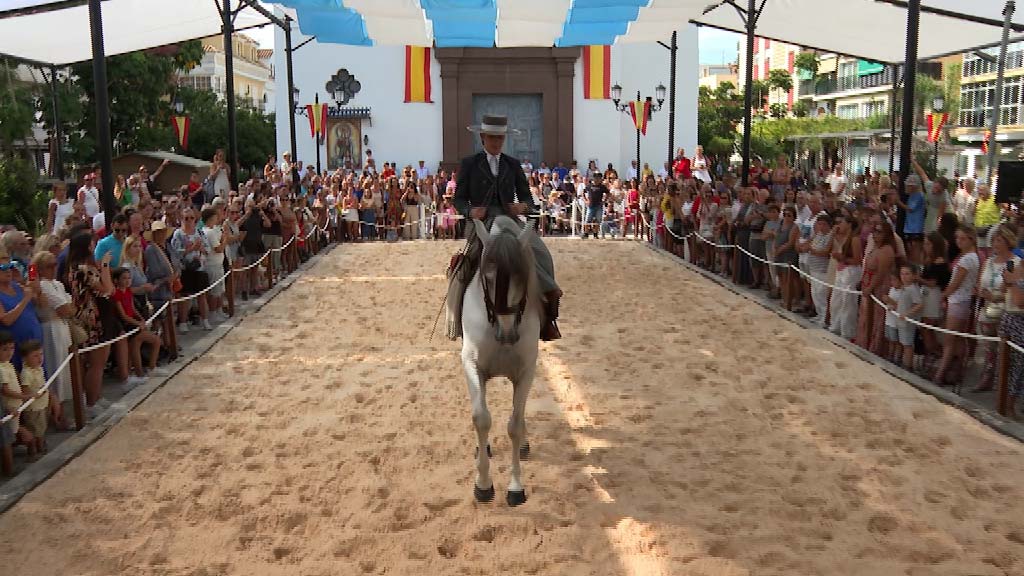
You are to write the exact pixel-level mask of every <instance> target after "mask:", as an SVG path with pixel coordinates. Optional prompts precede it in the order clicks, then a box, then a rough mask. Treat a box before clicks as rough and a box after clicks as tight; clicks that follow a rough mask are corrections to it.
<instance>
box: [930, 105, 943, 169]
mask: <svg viewBox="0 0 1024 576" xmlns="http://www.w3.org/2000/svg"><path fill="white" fill-rule="evenodd" d="M945 107H946V100H945V98H943V97H942V96H941V95H939V96H936V97H935V98H933V99H932V112H933V113H934V114H939V113H941V112H942V109H943V108H945ZM932 122H933V123H934V122H935V120H933V121H932ZM940 136H941V132H940V131H936V132H935V152H934V154H933V155H932V160H933V164H934V166H935V177H936V178H938V177H939V137H940Z"/></svg>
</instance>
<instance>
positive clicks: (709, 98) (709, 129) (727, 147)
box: [697, 82, 743, 156]
mask: <svg viewBox="0 0 1024 576" xmlns="http://www.w3.org/2000/svg"><path fill="white" fill-rule="evenodd" d="M742 120H743V97H742V96H741V95H740V94H739V93H737V91H736V87H735V86H733V84H732V83H731V82H722V83H721V84H719V85H718V87H717V88H715V89H714V90H711V89H709V88H707V87H705V86H701V87H700V89H699V90H698V94H697V143H698V144H700V145H701V146H703V147H704V150H705V151H706V152H707V153H709V154H716V155H719V156H728V155H730V154H732V151H733V146H734V143H735V142H736V127H737V126H738V125H739V123H740V122H741V121H742Z"/></svg>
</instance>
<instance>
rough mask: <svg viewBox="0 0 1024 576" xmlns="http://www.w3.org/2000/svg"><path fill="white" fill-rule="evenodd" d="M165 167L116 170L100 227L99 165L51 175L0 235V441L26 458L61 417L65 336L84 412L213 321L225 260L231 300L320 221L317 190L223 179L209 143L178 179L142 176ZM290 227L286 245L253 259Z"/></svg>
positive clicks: (263, 285)
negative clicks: (36, 201) (202, 170)
mask: <svg viewBox="0 0 1024 576" xmlns="http://www.w3.org/2000/svg"><path fill="white" fill-rule="evenodd" d="M165 165H166V163H164V164H162V165H160V166H159V167H158V168H157V169H156V170H155V171H154V172H153V174H152V175H151V174H150V173H149V171H148V170H147V167H146V166H141V167H139V170H138V172H136V173H134V174H131V175H128V176H127V177H125V176H122V175H118V176H117V177H116V179H115V181H116V185H115V188H114V199H115V202H116V211H115V215H114V216H113V218H112V219H111V221H110V222H109V224H108V222H106V216H105V213H104V211H103V209H102V204H103V202H102V197H101V194H100V192H99V189H98V188H97V183H98V181H99V174H98V172H89V173H87V174H84V175H83V176H82V177H81V180H80V182H79V183H77V184H76V185H75V186H69V184H68V183H65V182H57V183H55V184H54V186H53V190H52V199H51V200H50V203H49V209H48V213H47V217H46V220H45V222H44V223H43V225H42V230H41V233H40V234H38V235H37V236H35V237H33V236H32V235H30V234H29V233H28V232H26V231H24V230H18V229H15V228H10V227H9V228H7V229H5V231H4V232H3V234H2V235H0V399H2V402H0V420H6V422H5V423H4V424H3V425H0V442H2V443H4V444H8V445H9V444H12V443H17V444H23V445H24V446H25V447H26V448H27V454H28V457H29V458H30V459H34V458H36V457H38V455H39V454H40V453H41V452H42V451H44V450H45V449H46V445H45V438H46V430H47V428H48V427H49V428H52V429H56V430H70V429H72V428H73V423H72V420H71V407H72V401H73V392H72V382H71V367H70V365H69V363H67V362H65V359H66V358H68V355H69V351H71V350H72V349H74V347H78V349H79V351H80V358H81V361H82V373H81V387H82V392H83V397H84V405H85V406H86V417H87V418H90V419H91V418H95V417H97V416H99V415H100V414H101V413H102V412H103V411H105V410H106V409H107V408H108V407H109V405H110V402H109V401H108V400H107V399H106V398H105V397H104V395H103V387H104V383H105V382H107V383H109V382H111V380H113V381H114V382H116V383H117V385H118V386H119V387H120V391H121V392H127V391H128V390H130V389H132V388H134V387H135V386H138V385H139V384H141V383H142V382H145V381H146V379H147V377H148V375H149V373H150V372H151V371H152V370H153V369H154V368H156V367H157V365H158V364H159V363H161V362H166V361H167V360H169V359H170V358H173V357H175V356H176V355H177V353H178V349H177V346H176V344H175V342H176V341H177V335H178V334H183V333H187V332H189V331H191V330H199V331H206V330H211V329H212V328H213V326H214V324H216V323H217V322H220V321H223V320H225V319H226V318H227V299H226V298H225V290H226V289H227V286H228V284H227V283H226V282H225V281H224V278H225V275H226V274H227V272H228V271H230V270H232V269H234V270H236V273H235V274H233V275H232V278H233V279H234V280H235V281H234V282H233V283H232V284H233V289H234V290H235V294H234V296H235V297H236V298H238V299H242V300H246V299H249V298H251V297H255V296H258V295H259V294H261V293H262V292H263V291H264V290H266V289H267V288H268V287H269V285H271V284H272V283H273V282H274V281H276V279H277V278H278V277H280V276H281V275H283V274H285V273H286V271H287V270H288V269H292V268H294V267H295V266H297V261H298V260H299V259H305V258H306V257H307V250H306V248H307V246H306V242H305V240H306V238H307V236H308V235H309V233H310V231H311V230H312V229H313V227H314V226H320V227H321V228H323V227H324V226H325V224H326V222H327V221H328V214H327V209H326V207H325V206H323V205H322V204H321V203H320V201H319V198H317V197H309V196H308V195H307V194H305V193H304V191H300V190H299V189H298V188H297V187H292V186H287V185H285V183H284V182H283V181H282V179H281V177H280V174H277V173H275V174H272V175H271V176H272V177H271V178H269V179H265V178H262V177H260V178H255V179H252V180H249V181H248V182H246V183H244V184H243V185H241V186H239V190H238V191H237V192H236V191H232V190H230V184H229V178H228V166H227V164H226V163H225V162H224V160H223V153H222V152H221V151H218V153H217V155H216V156H215V158H214V160H213V162H212V163H211V166H210V170H209V173H207V174H202V175H201V174H199V173H193V175H192V177H191V179H190V182H189V183H188V184H187V185H184V186H182V187H180V188H176V189H171V190H161V189H159V188H158V187H157V186H156V177H157V176H158V175H159V174H160V172H161V171H162V170H163V168H164V166H165ZM293 238H294V242H295V244H296V245H297V248H296V249H289V250H280V251H276V252H273V253H272V257H268V258H265V259H263V256H264V254H265V253H266V252H267V250H268V249H270V248H275V247H281V246H283V245H285V244H288V243H289V242H290V241H292V240H293ZM261 259H262V262H261ZM257 263H259V264H257ZM253 264H256V265H253ZM165 318H169V319H170V321H169V322H168V321H165ZM167 327H170V329H169V330H168V328H167ZM170 332H175V334H173V335H172V334H171V333H170ZM37 364H38V365H37ZM40 377H43V379H42V380H40ZM51 377H52V378H54V381H53V384H52V385H51V386H50V387H49V389H48V390H45V391H43V390H42V387H43V384H44V383H45V381H46V379H47V378H51ZM108 385H109V384H108ZM30 398H34V400H33V401H32V402H31V403H30V404H29V405H28V406H27V407H26V408H25V409H23V410H22V413H21V414H20V416H18V415H17V413H16V411H17V410H18V408H19V407H20V406H22V405H23V404H25V402H26V401H27V400H29V399H30Z"/></svg>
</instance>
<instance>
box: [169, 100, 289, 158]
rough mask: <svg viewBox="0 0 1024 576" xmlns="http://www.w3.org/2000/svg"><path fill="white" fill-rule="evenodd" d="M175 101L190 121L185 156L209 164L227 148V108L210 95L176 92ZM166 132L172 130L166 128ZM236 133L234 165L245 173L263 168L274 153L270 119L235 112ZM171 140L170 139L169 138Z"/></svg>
mask: <svg viewBox="0 0 1024 576" xmlns="http://www.w3.org/2000/svg"><path fill="white" fill-rule="evenodd" d="M177 95H178V97H179V98H180V99H181V102H182V104H183V105H184V113H185V115H186V116H188V117H189V118H190V120H191V124H190V126H189V137H188V151H187V152H186V153H187V154H188V155H189V156H192V157H195V158H203V159H206V160H209V159H211V158H213V154H214V152H216V151H217V149H218V148H226V147H227V134H228V121H227V105H226V103H225V102H223V101H222V100H220V99H219V98H217V95H216V94H214V93H213V92H209V91H205V90H193V89H191V88H179V89H178V92H177ZM167 130H169V131H171V132H172V134H173V130H172V129H171V128H170V127H168V128H167ZM235 130H236V131H237V133H238V164H239V166H240V167H242V168H245V169H248V168H249V167H250V166H253V165H255V166H263V164H264V163H265V162H266V161H267V156H269V155H271V154H273V153H274V148H275V130H276V129H275V123H274V115H273V114H270V115H267V114H264V113H263V112H262V111H261V110H258V109H255V108H239V109H238V110H237V113H236V115H235ZM172 139H173V136H172Z"/></svg>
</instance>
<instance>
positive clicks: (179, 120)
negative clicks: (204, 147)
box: [171, 116, 192, 150]
mask: <svg viewBox="0 0 1024 576" xmlns="http://www.w3.org/2000/svg"><path fill="white" fill-rule="evenodd" d="M190 124H192V121H191V120H190V119H189V117H188V116H171V125H172V126H174V135H175V136H177V137H178V145H179V146H181V149H182V150H188V127H189V125H190Z"/></svg>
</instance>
